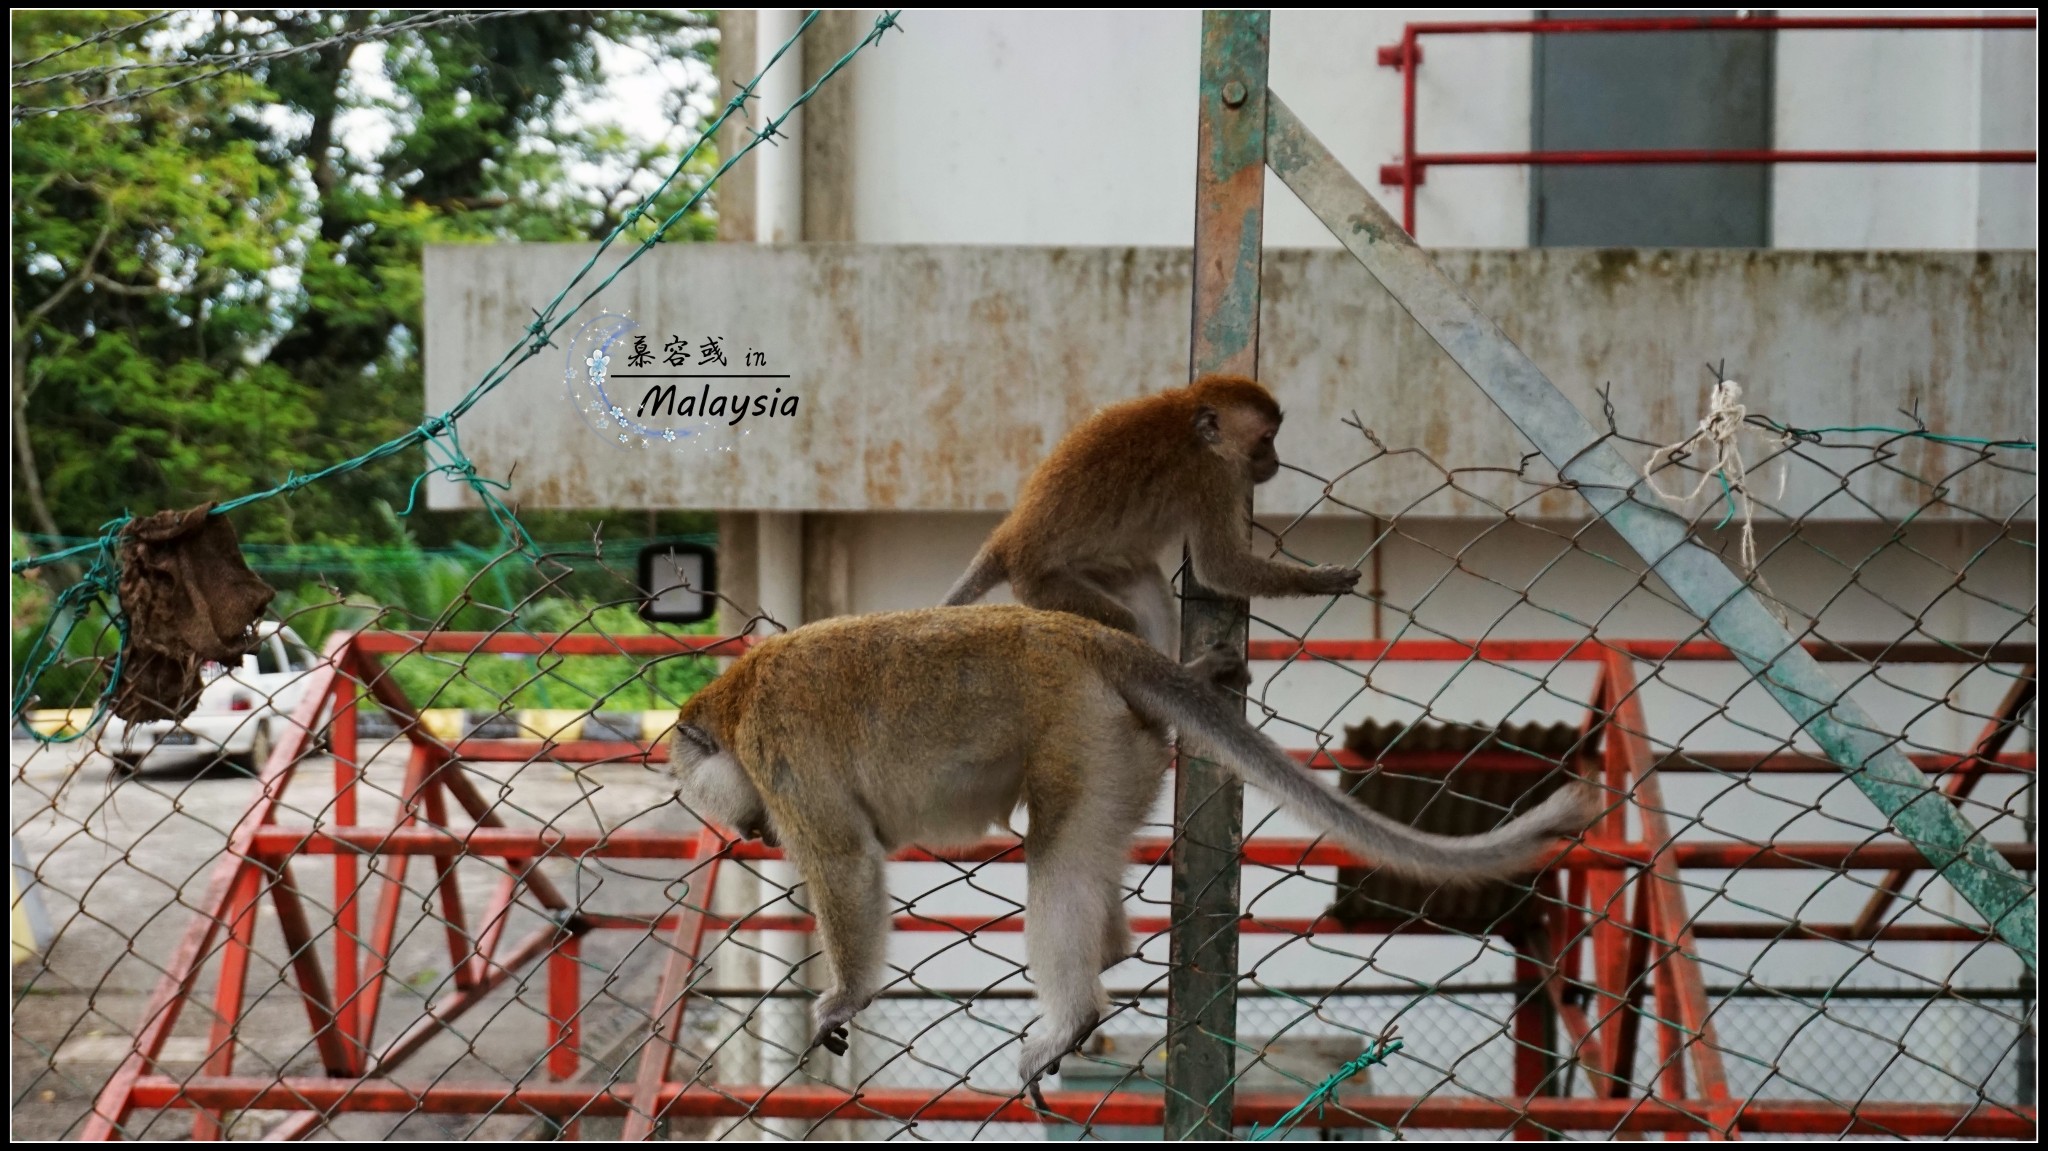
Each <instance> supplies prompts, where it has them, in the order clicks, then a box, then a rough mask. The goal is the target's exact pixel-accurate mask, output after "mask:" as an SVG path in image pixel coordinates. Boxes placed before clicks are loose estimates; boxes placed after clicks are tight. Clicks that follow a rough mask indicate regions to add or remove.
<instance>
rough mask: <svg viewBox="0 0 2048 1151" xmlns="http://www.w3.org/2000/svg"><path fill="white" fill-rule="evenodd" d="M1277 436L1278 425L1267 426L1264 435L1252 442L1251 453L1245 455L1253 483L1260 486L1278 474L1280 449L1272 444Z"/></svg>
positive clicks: (1278, 432)
mask: <svg viewBox="0 0 2048 1151" xmlns="http://www.w3.org/2000/svg"><path fill="white" fill-rule="evenodd" d="M1261 422H1263V421H1261ZM1279 434H1280V425H1279V424H1267V425H1266V430H1265V434H1264V435H1261V436H1260V437H1259V438H1258V439H1256V440H1254V441H1252V447H1251V451H1250V452H1248V453H1246V455H1247V457H1248V462H1249V464H1250V467H1251V473H1252V482H1253V483H1255V484H1262V483H1265V482H1266V481H1267V480H1270V479H1272V478H1273V477H1274V476H1276V475H1279V474H1280V449H1279V448H1278V447H1275V446H1274V443H1273V441H1274V439H1275V438H1276V437H1278V436H1279Z"/></svg>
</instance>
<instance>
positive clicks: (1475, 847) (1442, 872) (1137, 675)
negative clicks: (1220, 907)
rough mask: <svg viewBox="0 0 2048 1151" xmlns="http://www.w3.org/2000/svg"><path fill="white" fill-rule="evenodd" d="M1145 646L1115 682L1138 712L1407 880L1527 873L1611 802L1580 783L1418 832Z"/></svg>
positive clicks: (1474, 879) (1468, 879)
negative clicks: (1337, 784) (1492, 813)
mask: <svg viewBox="0 0 2048 1151" xmlns="http://www.w3.org/2000/svg"><path fill="white" fill-rule="evenodd" d="M1146 654H1147V655H1150V656H1152V659H1149V660H1144V661H1143V662H1142V663H1140V664H1139V666H1137V667H1135V668H1133V669H1132V673H1131V674H1130V675H1129V676H1128V678H1127V681H1126V682H1125V683H1124V684H1122V685H1121V688H1122V691H1123V695H1124V698H1125V699H1126V700H1128V701H1129V702H1130V704H1131V706H1132V707H1134V708H1136V709H1137V711H1138V712H1139V714H1141V715H1143V716H1145V717H1146V718H1147V719H1150V720H1152V721H1153V722H1155V723H1159V722H1163V723H1169V724H1172V725H1173V727H1174V729H1175V730H1176V731H1178V732H1179V733H1180V738H1181V742H1182V743H1183V744H1192V745H1193V748H1192V750H1194V751H1196V752H1197V753H1198V754H1202V755H1203V756H1204V757H1205V758H1213V759H1216V760H1218V761H1220V762H1223V763H1225V764H1228V765H1229V766H1230V767H1232V768H1233V769H1235V770H1236V771H1237V773H1238V774H1239V775H1240V776H1241V777H1243V778H1244V780H1245V781H1246V782H1248V783H1251V784H1253V785H1255V786H1257V787H1258V788H1259V789H1260V790H1262V791H1265V792H1268V793H1270V794H1272V795H1273V796H1275V797H1276V798H1278V799H1279V800H1281V801H1282V802H1283V803H1284V804H1285V805H1286V806H1287V807H1288V809H1289V810H1291V811H1293V812H1294V813H1295V814H1296V815H1297V816H1300V817H1301V818H1302V819H1305V820H1307V821H1308V822H1309V823H1310V824H1312V825H1314V826H1316V827H1317V828H1319V829H1321V830H1322V831H1324V832H1326V833H1328V834H1330V835H1333V836H1335V837H1336V838H1337V839H1339V840H1341V841H1343V842H1344V843H1345V844H1346V845H1347V846H1349V847H1351V848H1352V849H1353V850H1355V851H1358V852H1360V853H1361V854H1363V855H1364V856H1365V858H1366V861H1367V862H1369V863H1372V864H1374V865H1377V866H1379V867H1383V868H1385V869H1386V870H1387V871H1388V872H1390V873H1392V874H1395V875H1399V876H1401V877H1403V878H1407V879H1415V880H1421V881H1424V882H1431V883H1442V882H1446V881H1449V882H1456V883H1473V882H1478V881H1480V880H1486V879H1500V878H1505V877H1507V876H1512V875H1517V874H1526V873H1527V872H1530V871H1534V870H1535V869H1536V868H1537V867H1538V866H1539V865H1540V864H1541V862H1542V860H1543V858H1544V857H1545V856H1546V855H1547V854H1548V853H1549V849H1550V848H1551V846H1552V845H1553V844H1554V843H1555V841H1556V840H1557V839H1558V838H1559V837H1568V836H1573V835H1577V834H1578V833H1579V832H1581V831H1583V830H1585V828H1586V827H1587V826H1588V825H1589V824H1591V823H1592V821H1593V820H1594V819H1595V818H1597V817H1598V816H1599V814H1600V813H1601V812H1602V811H1603V810H1605V808H1606V806H1607V804H1606V800H1605V798H1604V796H1603V795H1602V794H1601V792H1600V790H1599V789H1598V788H1596V787H1595V786H1593V785H1592V784H1590V783H1586V782H1583V781H1579V782H1574V783H1568V784H1566V785H1565V786H1564V787H1561V788H1559V789H1558V790H1557V792H1556V793H1555V794H1553V795H1551V796H1550V797H1549V798H1548V799H1545V800H1544V801H1543V802H1542V803H1540V804H1538V805H1536V806H1535V807H1533V808H1531V809H1530V810H1528V811H1526V812H1523V813H1522V814H1521V815H1519V816H1517V817H1516V818H1514V819H1512V820H1510V821H1508V822H1507V823H1505V824H1502V825H1501V826H1499V827H1497V828H1494V829H1493V830H1492V831H1487V832H1482V833H1480V834H1478V835H1465V836H1454V835H1438V834H1436V833H1435V832H1429V831H1422V830H1419V829H1417V828H1413V827H1410V826H1408V825H1407V824H1405V823H1402V822H1400V821H1398V820H1395V819H1390V818H1388V817H1387V816H1385V815H1382V814H1380V813H1379V812H1377V811H1374V810H1373V809H1371V808H1369V807H1366V806H1365V805H1364V804H1361V803H1359V802H1358V801H1356V800H1354V799H1352V798H1351V797H1350V796H1348V795H1345V794H1344V793H1343V792H1340V791H1338V790H1336V789H1335V788H1333V787H1330V786H1329V785H1327V784H1325V783H1323V782H1322V781H1321V780H1319V779H1317V778H1316V777H1315V776H1314V775H1313V774H1311V773H1310V772H1309V770H1308V769H1307V768H1305V767H1303V766H1301V765H1300V764H1297V763H1295V762H1294V761H1293V760H1292V759H1289V758H1288V756H1287V753H1286V752H1285V751H1282V750H1281V749H1280V747H1279V745H1277V744H1275V743H1274V742H1273V741H1272V740H1270V739H1267V738H1266V737H1265V736H1263V735H1260V734H1259V732H1258V730H1257V729H1256V728H1254V727H1252V725H1251V724H1249V723H1247V722H1246V721H1245V719H1244V717H1243V716H1242V715H1241V714H1237V713H1236V712H1235V711H1234V710H1233V706H1234V705H1233V704H1231V703H1227V702H1225V701H1226V697H1225V696H1224V695H1222V694H1221V693H1220V692H1218V691H1217V689H1215V688H1212V687H1210V686H1209V685H1207V684H1204V683H1201V682H1200V681H1198V680H1196V679H1195V678H1194V677H1193V676H1191V675H1189V674H1188V673H1187V672H1186V671H1184V670H1183V669H1182V668H1180V667H1179V666H1178V665H1176V664H1174V663H1173V662H1172V661H1170V660H1168V659H1166V658H1165V657H1164V656H1160V655H1158V654H1157V653H1153V652H1150V651H1148V652H1147V653H1146Z"/></svg>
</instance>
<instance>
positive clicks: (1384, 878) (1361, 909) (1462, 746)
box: [1329, 720, 1579, 930]
mask: <svg viewBox="0 0 2048 1151" xmlns="http://www.w3.org/2000/svg"><path fill="white" fill-rule="evenodd" d="M1578 742H1579V727H1578V725H1577V724H1574V723H1504V724H1502V725H1501V726H1500V727H1498V728H1481V727H1472V726H1468V725H1464V724H1442V723H1400V722H1388V723H1377V722H1375V721H1373V720H1366V721H1365V722H1364V723H1361V724H1358V725H1356V726H1351V727H1346V728H1345V729H1344V749H1345V750H1346V751H1350V752H1353V753H1355V754H1357V755H1360V756H1364V757H1366V758H1367V759H1371V760H1376V761H1378V762H1379V763H1380V765H1381V767H1382V768H1383V770H1381V771H1378V772H1373V773H1370V774H1368V773H1358V774H1355V775H1354V774H1352V773H1348V772H1347V773H1345V774H1346V776H1347V778H1346V779H1345V780H1344V781H1343V786H1345V787H1347V788H1348V789H1349V790H1350V791H1351V794H1352V795H1354V796H1355V797H1357V798H1358V799H1359V800H1360V801H1361V802H1363V803H1365V804H1367V805H1369V806H1370V807H1372V808H1373V809H1375V810H1377V811H1380V812H1383V813H1385V814H1386V815H1389V816H1392V817H1393V818H1395V819H1398V820H1400V821H1401V822H1403V823H1407V824H1412V825H1413V826H1415V827H1419V828H1421V829H1422V830H1424V831H1432V832H1435V833H1437V834H1438V835H1475V834H1478V833H1479V832H1483V831H1491V830H1493V829H1494V828H1496V827H1498V826H1500V825H1501V823H1502V822H1503V821H1505V820H1506V819H1507V817H1508V812H1509V811H1510V810H1511V809H1512V810H1515V811H1526V810H1527V809H1528V808H1530V807H1531V806H1534V805H1535V804H1538V803H1541V802H1543V800H1544V798H1545V797H1546V796H1548V795H1549V794H1550V793H1551V792H1553V791H1556V790H1557V789H1558V787H1559V786H1561V785H1562V784H1563V783H1564V777H1563V775H1562V774H1561V773H1560V772H1553V773H1550V774H1547V775H1545V774H1539V773H1534V772H1526V771H1483V770H1478V769H1475V768H1470V767H1462V768H1459V769H1457V770H1455V771H1453V772H1452V773H1451V774H1450V775H1449V777H1448V778H1441V777H1436V776H1423V775H1419V774H1416V775H1404V774H1402V772H1401V766H1400V756H1401V755H1402V754H1403V753H1410V754H1412V753H1416V752H1468V751H1477V750H1482V749H1484V750H1493V751H1499V750H1512V751H1520V752H1526V753H1529V754H1531V755H1534V756H1539V757H1541V758H1543V759H1545V760H1549V761H1551V762H1554V763H1559V764H1562V763H1565V762H1568V757H1569V756H1570V754H1571V753H1572V751H1573V748H1574V747H1575V745H1577V744H1578ZM1531 898H1532V897H1531V894H1530V891H1529V885H1528V882H1527V881H1526V879H1525V880H1519V881H1516V882H1513V883H1483V884H1477V885H1474V886H1471V887H1463V888H1448V887H1446V888H1439V887H1437V886H1435V885H1430V884H1421V883H1414V882H1411V881H1408V880H1402V879H1395V878H1392V877H1391V876H1388V875H1386V874H1384V873H1382V872H1379V871H1377V870H1367V869H1363V868H1354V867H1340V868H1338V869H1337V899H1336V901H1335V902H1334V903H1332V904H1331V905H1330V910H1329V914H1330V915H1333V916H1335V917H1337V918H1338V919H1341V920H1345V921H1347V922H1354V923H1356V922H1362V921H1380V922H1384V921H1386V920H1389V919H1395V920H1400V919H1407V918H1410V917H1422V918H1427V919H1429V920H1430V921H1432V922H1435V923H1442V924H1458V925H1460V926H1463V927H1467V928H1471V929H1475V930H1487V929H1494V928H1498V929H1502V930H1505V929H1507V927H1508V926H1509V925H1510V924H1512V923H1514V922H1515V921H1516V920H1517V919H1518V918H1519V917H1520V916H1521V915H1523V914H1524V913H1525V912H1527V911H1529V910H1530V909H1531V908H1532V907H1534V906H1536V905H1534V904H1531V903H1530V899H1531Z"/></svg>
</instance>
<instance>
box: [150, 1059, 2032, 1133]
mask: <svg viewBox="0 0 2048 1151" xmlns="http://www.w3.org/2000/svg"><path fill="white" fill-rule="evenodd" d="M627 1090H628V1088H627V1086H626V1085H618V1086H606V1085H600V1086H586V1085H571V1084H538V1083H533V1084H519V1085H516V1086H512V1085H504V1084H496V1083H451V1082H440V1083H435V1084H432V1085H422V1086H417V1087H414V1086H408V1085H404V1084H399V1083H390V1082H384V1081H376V1080H360V1079H312V1078H305V1077H290V1078H284V1079H273V1078H261V1077H257V1076H246V1075H245V1076H225V1075H222V1076H194V1077H192V1078H190V1079H184V1080H180V1079H176V1078H173V1077H171V1076H168V1075H149V1076H144V1077H143V1078H142V1079H140V1080H139V1081H137V1083H136V1084H135V1090H134V1101H135V1105H136V1106H137V1107H146V1108H163V1107H205V1108H209V1109H222V1108H227V1109H257V1110H271V1111H323V1112H330V1113H343V1112H379V1113H384V1114H392V1113H400V1112H423V1113H430V1114H455V1115H469V1114H483V1113H488V1112H492V1111H500V1110H511V1111H518V1112H522V1113H527V1114H537V1115H549V1116H557V1117H566V1116H571V1115H575V1116H592V1115H624V1114H625V1113H626V1111H627V1107H628V1100H627V1098H626V1091H627ZM1045 1101H1046V1110H1047V1111H1049V1112H1051V1113H1052V1114H1055V1115H1058V1116H1060V1117H1062V1118H1065V1119H1067V1120H1070V1121H1073V1122H1077V1123H1089V1124H1093V1125H1096V1126H1116V1127H1127V1126H1128V1127H1151V1126H1157V1125H1158V1124H1159V1123H1160V1122H1161V1120H1162V1117H1163V1112H1164V1108H1165V1101H1164V1100H1163V1099H1162V1098H1161V1097H1160V1096H1158V1095H1142V1094H1137V1093H1135V1092H1115V1093H1111V1094H1108V1095H1097V1094H1094V1093H1091V1092H1080V1091H1048V1092H1046V1093H1045ZM1300 1102H1301V1099H1300V1096H1299V1095H1298V1094H1296V1093H1288V1092H1243V1091H1241V1092H1239V1093H1238V1094H1237V1105H1236V1109H1235V1111H1234V1113H1233V1117H1234V1119H1235V1121H1236V1122H1237V1123H1238V1124H1240V1125H1248V1124H1252V1123H1271V1122H1274V1121H1276V1120H1278V1119H1279V1118H1280V1117H1281V1116H1283V1115H1285V1114H1287V1112H1288V1111H1290V1110H1292V1109H1293V1108H1294V1107H1295V1106H1296V1105H1297V1104H1299V1103H1300ZM658 1105H659V1107H660V1108H661V1112H662V1113H663V1114H665V1115H669V1116H674V1117H685V1116H688V1117H693V1118H715V1117H716V1118H722V1117H728V1116H740V1115H748V1116H755V1117H759V1118H774V1119H812V1120H822V1119H845V1120H861V1119H893V1120H920V1121H939V1120H954V1121H965V1122H999V1123H1039V1122H1043V1120H1044V1114H1043V1113H1041V1112H1039V1111H1037V1110H1034V1109H1033V1108H1032V1107H1031V1106H1030V1104H1028V1103H1027V1102H1025V1101H1024V1100H1023V1099H1021V1098H1018V1097H1016V1096H1009V1095H996V1094H993V1093H989V1092H982V1091H973V1090H968V1089H964V1088H954V1089H950V1090H944V1091H932V1090H927V1089H920V1088H906V1087H887V1088H871V1089H868V1090H863V1091H861V1092H859V1093H858V1094H852V1093H849V1092H846V1091H843V1090H840V1089H839V1088H835V1087H812V1086H774V1087H759V1086H753V1087H746V1086H724V1085H719V1086H706V1087H698V1086H687V1085H684V1084H681V1083H669V1084H664V1085H663V1086H662V1088H661V1092H660V1098H659V1104H658ZM1707 1111H1708V1105H1707V1104H1706V1103H1704V1102H1702V1101H1698V1100H1664V1099H1658V1100H1643V1099H1554V1098H1541V1097H1539V1098H1534V1099H1529V1100H1526V1101H1522V1102H1517V1103H1506V1102H1496V1101H1494V1100H1491V1099H1477V1098H1457V1097H1451V1098H1437V1097H1433V1096H1432V1097H1426V1098H1417V1097H1415V1096H1398V1095H1348V1094H1347V1095H1341V1096H1337V1097H1335V1098H1332V1099H1331V1100H1330V1101H1329V1102H1328V1103H1327V1105H1325V1106H1324V1107H1323V1108H1321V1109H1320V1110H1319V1111H1318V1114H1317V1117H1316V1119H1315V1120H1314V1122H1315V1123H1316V1125H1317V1126H1319V1127H1322V1126H1328V1127H1362V1126H1368V1125H1375V1124H1377V1125H1386V1126H1395V1125H1399V1126H1402V1127H1415V1128H1460V1127H1465V1128H1500V1127H1507V1126H1510V1125H1513V1124H1516V1123H1519V1122H1522V1121H1524V1120H1526V1121H1528V1122H1530V1123H1533V1124H1536V1125H1539V1126H1542V1127H1548V1128H1552V1129H1555V1130H1578V1131H1692V1132H1701V1131H1706V1130H1709V1129H1710V1127H1711V1124H1710V1121H1709V1119H1708V1117H1707ZM1734 1124H1735V1126H1736V1127H1737V1128H1738V1129H1740V1130H1743V1131H1754V1132H1759V1133H1766V1134H1786V1135H1792V1134H1800V1135H1903V1136H1940V1135H1948V1136H1964V1137H1975V1138H1986V1139H2000V1138H2003V1139H2024V1138H2030V1137H2032V1135H2033V1133H2034V1127H2035V1124H2036V1115H2035V1109H2034V1108H2032V1107H2011V1108H2007V1107H1995V1106H1990V1105H1980V1106H1975V1107H1968V1106H1960V1105H1953V1104H1933V1103H1859V1104H1857V1105H1856V1106H1855V1107H1854V1108H1850V1107H1845V1106H1843V1105H1841V1104H1837V1103H1829V1102H1823V1101H1804V1100H1800V1101H1788V1100H1768V1101H1765V1100H1750V1101H1747V1102H1742V1103H1740V1104H1739V1109H1738V1110H1737V1111H1736V1113H1735V1115H1734Z"/></svg>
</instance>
